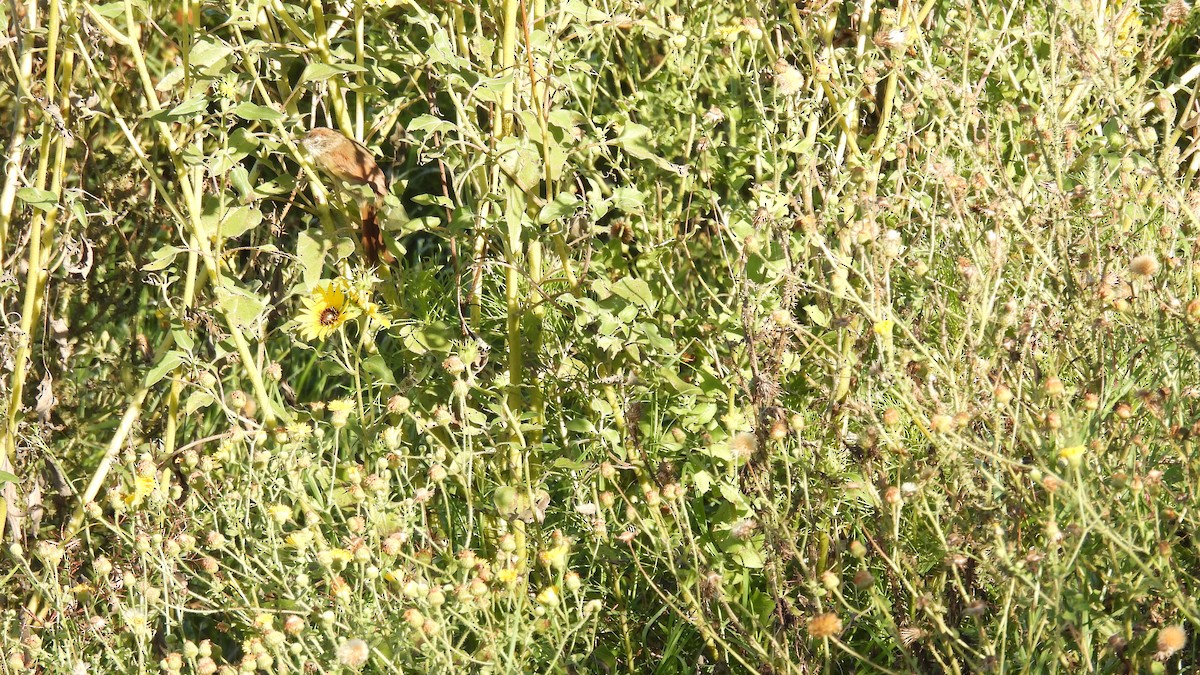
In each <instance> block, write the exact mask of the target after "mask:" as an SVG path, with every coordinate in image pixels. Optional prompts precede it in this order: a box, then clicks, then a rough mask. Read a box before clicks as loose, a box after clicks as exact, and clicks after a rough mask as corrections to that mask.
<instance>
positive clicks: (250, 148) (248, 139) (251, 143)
mask: <svg viewBox="0 0 1200 675" xmlns="http://www.w3.org/2000/svg"><path fill="white" fill-rule="evenodd" d="M259 145H261V143H260V142H259V140H258V138H257V137H255V135H254V134H252V133H250V132H249V131H247V130H246V129H245V127H238V128H237V129H234V130H233V133H231V134H229V149H230V150H231V151H232V152H231V153H230V155H229V160H230V161H231V162H237V161H239V160H241V159H243V158H245V157H247V156H249V155H252V154H254V153H255V152H257V151H258V146H259Z"/></svg>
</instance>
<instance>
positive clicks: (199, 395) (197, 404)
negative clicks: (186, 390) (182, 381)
mask: <svg viewBox="0 0 1200 675" xmlns="http://www.w3.org/2000/svg"><path fill="white" fill-rule="evenodd" d="M215 400H216V399H214V398H213V396H212V394H210V393H208V392H207V391H203V390H197V391H193V392H192V393H191V395H190V396H188V398H187V401H186V402H185V403H184V404H183V412H184V414H186V415H190V414H192V413H194V412H196V411H197V410H203V409H204V408H207V407H208V406H210V405H212V404H213V403H214V402H215Z"/></svg>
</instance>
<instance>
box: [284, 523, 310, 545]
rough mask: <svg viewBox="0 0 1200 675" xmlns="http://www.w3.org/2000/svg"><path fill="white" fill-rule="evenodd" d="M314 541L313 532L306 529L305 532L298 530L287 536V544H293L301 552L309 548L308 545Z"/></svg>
mask: <svg viewBox="0 0 1200 675" xmlns="http://www.w3.org/2000/svg"><path fill="white" fill-rule="evenodd" d="M312 541H313V533H312V530H309V529H307V528H305V529H303V530H296V531H295V532H293V533H291V534H289V535H288V536H287V543H288V544H291V545H292V546H295V547H296V548H297V549H298V550H301V551H303V550H304V549H306V548H308V545H309V544H311V543H312Z"/></svg>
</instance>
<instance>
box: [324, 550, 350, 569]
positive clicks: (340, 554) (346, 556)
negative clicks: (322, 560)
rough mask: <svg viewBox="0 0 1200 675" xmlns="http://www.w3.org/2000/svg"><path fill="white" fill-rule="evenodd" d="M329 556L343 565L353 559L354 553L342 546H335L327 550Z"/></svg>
mask: <svg viewBox="0 0 1200 675" xmlns="http://www.w3.org/2000/svg"><path fill="white" fill-rule="evenodd" d="M329 557H330V558H332V559H333V562H335V563H337V564H339V565H341V566H343V567H345V566H346V565H347V564H349V563H350V561H351V560H354V554H353V553H351V552H350V551H347V550H346V549H344V548H335V549H333V550H331V551H330V552H329Z"/></svg>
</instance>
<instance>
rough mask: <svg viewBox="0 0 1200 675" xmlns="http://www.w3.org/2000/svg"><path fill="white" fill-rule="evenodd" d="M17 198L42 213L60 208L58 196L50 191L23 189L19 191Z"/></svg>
mask: <svg viewBox="0 0 1200 675" xmlns="http://www.w3.org/2000/svg"><path fill="white" fill-rule="evenodd" d="M17 197H18V198H19V199H20V200H21V201H23V202H25V203H26V204H28V205H30V206H32V207H33V208H35V209H39V210H42V211H52V210H54V209H55V208H57V207H58V195H56V194H54V193H53V192H51V191H49V190H39V189H37V188H33V187H23V188H21V189H20V190H17Z"/></svg>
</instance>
